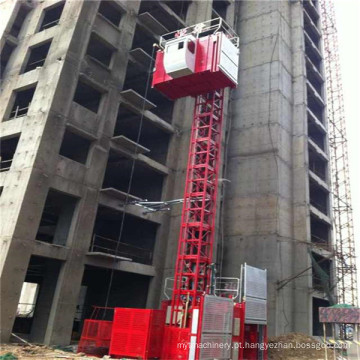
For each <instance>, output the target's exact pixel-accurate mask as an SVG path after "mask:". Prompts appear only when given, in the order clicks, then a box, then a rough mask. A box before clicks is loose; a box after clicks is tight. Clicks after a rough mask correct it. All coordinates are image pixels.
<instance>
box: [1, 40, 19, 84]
mask: <svg viewBox="0 0 360 360" xmlns="http://www.w3.org/2000/svg"><path fill="white" fill-rule="evenodd" d="M15 47H16V46H15V45H14V44H12V43H10V42H8V41H5V44H4V47H3V49H2V51H1V55H0V62H1V70H0V76H1V78H2V77H3V73H4V71H5V68H6V65H7V63H8V62H9V59H10V56H11V54H12V53H13V51H14V49H15Z"/></svg>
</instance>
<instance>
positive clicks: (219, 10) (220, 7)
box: [212, 0, 228, 20]
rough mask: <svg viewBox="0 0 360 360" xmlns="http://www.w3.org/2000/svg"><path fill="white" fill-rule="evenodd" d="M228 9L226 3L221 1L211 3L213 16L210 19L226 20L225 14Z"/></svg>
mask: <svg viewBox="0 0 360 360" xmlns="http://www.w3.org/2000/svg"><path fill="white" fill-rule="evenodd" d="M227 9H228V3H227V2H226V1H223V0H214V1H213V15H212V18H213V19H216V18H218V17H221V18H223V19H224V20H226V12H227Z"/></svg>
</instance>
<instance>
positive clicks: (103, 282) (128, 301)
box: [79, 260, 151, 320]
mask: <svg viewBox="0 0 360 360" xmlns="http://www.w3.org/2000/svg"><path fill="white" fill-rule="evenodd" d="M111 261H112V260H111ZM110 264H111V262H110ZM110 276H111V269H104V268H100V267H95V266H89V265H86V266H85V271H84V276H83V280H82V287H83V288H84V293H85V294H86V296H85V301H84V305H83V307H82V308H83V311H82V316H81V318H82V319H89V318H90V317H91V313H92V311H93V307H92V306H93V305H94V304H97V305H99V306H105V305H106V304H107V305H106V306H108V307H129V308H136V309H144V308H146V300H147V296H148V289H149V283H150V279H151V277H149V276H144V275H139V274H135V273H131V272H123V271H116V270H115V271H114V272H113V281H112V287H111V292H110V294H109V299H108V301H106V296H107V295H106V294H107V289H108V287H109V281H110ZM100 316H101V318H103V319H104V320H112V318H113V312H112V311H107V312H106V313H105V314H104V315H102V314H101V315H100ZM79 317H80V316H79Z"/></svg>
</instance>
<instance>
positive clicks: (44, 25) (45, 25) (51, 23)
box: [40, 18, 60, 31]
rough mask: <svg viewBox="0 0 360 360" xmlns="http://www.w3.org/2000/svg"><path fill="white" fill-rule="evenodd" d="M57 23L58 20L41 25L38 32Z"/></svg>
mask: <svg viewBox="0 0 360 360" xmlns="http://www.w3.org/2000/svg"><path fill="white" fill-rule="evenodd" d="M59 21H60V18H59V19H56V20H53V21H50V22H48V23H46V24H43V25H41V29H40V31H42V30H45V29H48V28H51V27H53V26H56V25H57V24H58V23H59Z"/></svg>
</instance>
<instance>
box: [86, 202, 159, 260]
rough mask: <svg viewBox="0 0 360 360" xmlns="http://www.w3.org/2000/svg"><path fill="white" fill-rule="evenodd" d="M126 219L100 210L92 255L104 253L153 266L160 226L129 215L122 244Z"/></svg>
mask: <svg viewBox="0 0 360 360" xmlns="http://www.w3.org/2000/svg"><path fill="white" fill-rule="evenodd" d="M123 215H124V214H123V213H122V212H119V211H115V210H112V209H110V208H107V207H104V206H99V208H98V211H97V215H96V220H95V225H94V233H93V237H92V242H91V246H90V252H101V253H106V254H110V255H116V256H121V257H124V258H127V259H129V260H132V261H134V262H138V263H142V264H151V262H152V257H153V251H154V246H155V239H156V232H157V228H158V225H157V224H155V223H153V222H150V221H147V220H143V219H140V218H138V217H135V216H132V215H129V214H126V215H125V219H124V227H123V230H122V235H121V239H120V242H118V240H119V234H120V228H121V222H122V217H123Z"/></svg>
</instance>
